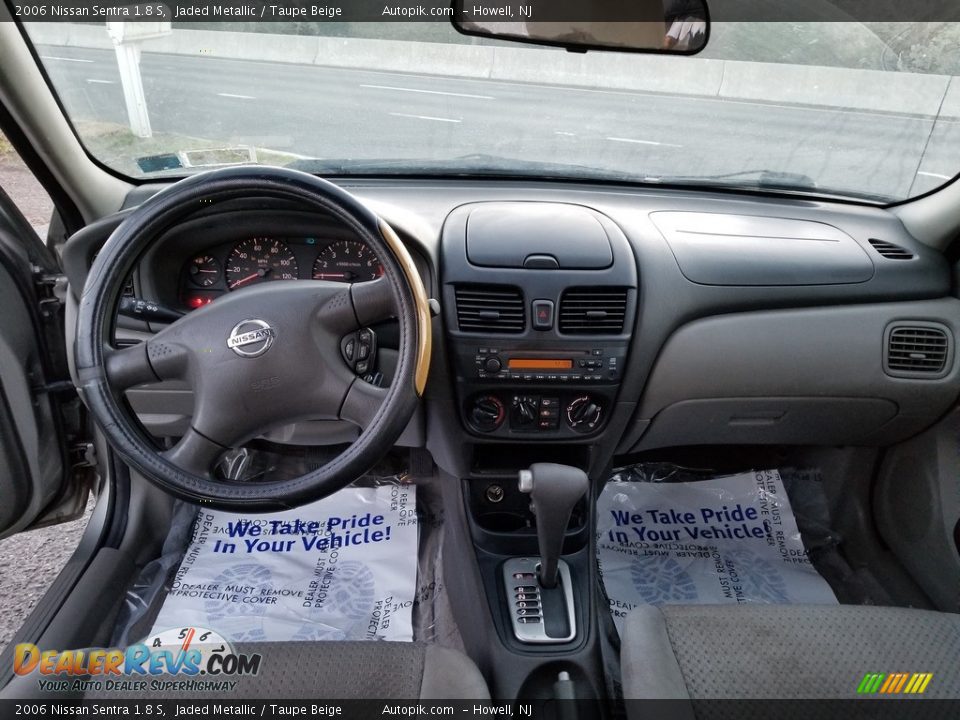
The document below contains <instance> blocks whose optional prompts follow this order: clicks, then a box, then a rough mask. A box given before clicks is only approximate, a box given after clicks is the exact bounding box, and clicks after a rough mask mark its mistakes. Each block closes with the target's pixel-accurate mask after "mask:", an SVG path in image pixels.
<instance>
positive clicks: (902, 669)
mask: <svg viewBox="0 0 960 720" xmlns="http://www.w3.org/2000/svg"><path fill="white" fill-rule="evenodd" d="M958 659H960V615H957V614H954V613H947V612H933V611H929V610H914V609H909V608H898V607H876V606H862V605H732V606H731V605H664V606H661V607H655V606H652V605H643V606H640V607H637V608H636V609H634V610H633V612H631V613H630V615H629V616H628V617H627V620H626V623H625V626H624V632H623V637H622V643H621V671H622V677H623V693H624V697H625V698H627V699H657V700H667V699H669V700H691V701H694V702H692V703H690V704H689V706H687V710H688V712H685V713H682V714H681V716H683V717H689V718H694V717H696V718H709V717H721V716H723V713H724V711H725V710H724V708H726V710H729V709H730V707H729V706H725V705H723V704H717V703H710V702H696V701H700V700H724V699H727V700H729V699H743V700H774V701H776V700H780V699H791V700H792V699H846V700H853V699H857V698H858V697H860V698H862V697H871V696H872V695H874V694H877V693H876V692H871V693H867V694H864V693H863V692H860V693H858V690H859V689H860V686H861V684H862V683H864V681H865V676H866V675H867V674H868V673H872V674H878V675H879V674H883V675H885V676H886V677H885V678H884V679H887V678H890V677H891V676H894V675H896V676H897V677H896V678H894V679H892V680H891V683H893V682H895V683H896V685H895V686H894V687H892V688H889V687H888V688H887V692H885V693H883V694H882V695H878V697H886V696H888V695H889V697H891V698H905V699H909V698H910V697H912V696H913V695H914V693H907V694H904V692H903V691H904V690H905V689H909V685H908V681H909V678H910V677H911V676H912V675H913V674H914V673H916V674H920V673H932V675H933V677H932V678H931V680H930V681H929V683H928V685H927V686H926V687H925V688H924V689H923V690H924V691H923V694H922V697H923V698H949V699H956V698H958V697H960V663H958ZM902 675H907V677H906V678H904V679H903V683H901V682H900V680H901V677H900V676H902ZM880 682H882V681H880ZM879 687H882V685H880V686H879ZM864 689H871V690H872V688H864ZM898 689H899V692H897V690H898ZM878 690H879V688H878ZM891 690H892V691H893V692H890V691H891ZM679 705H683V703H680V704H678V706H679ZM746 707H747V706H742V707H741V708H740V709H744V708H746ZM749 707H750V709H751V710H752V711H753V712H755V713H756V714H755V715H754V717H767V716H769V714H765V712H764V709H763V705H762V704H761V703H758V702H754V703H752V704H751V705H750V706H749ZM818 707H820V706H818ZM837 707H838V712H842V713H846V714H837V715H831V714H830V713H829V710H830V709H831V706H830V705H824V706H822V708H821V709H822V710H823V712H820V713H819V714H816V716H817V717H849V716H850V715H849V713H850V708H849V707H848V706H846V705H844V706H837ZM631 708H632V709H633V710H634V711H635V712H637V713H638V715H637V716H638V717H639V716H640V715H639V712H640V711H641V709H642V708H643V704H642V703H639V704H638V703H632V704H631V703H628V704H627V710H628V713H627V714H628V715H631V714H632V713H631V712H630V710H631ZM769 710H770V709H769V708H767V713H769ZM805 717H809V716H807V715H805ZM944 717H946V716H944Z"/></svg>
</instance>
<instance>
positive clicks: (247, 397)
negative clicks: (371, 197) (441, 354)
mask: <svg viewBox="0 0 960 720" xmlns="http://www.w3.org/2000/svg"><path fill="white" fill-rule="evenodd" d="M242 198H247V199H254V200H258V201H259V200H262V199H264V198H272V199H276V200H281V201H283V200H286V201H290V202H293V203H295V204H296V205H297V206H298V207H300V208H304V209H310V210H316V211H318V212H320V213H324V214H326V215H327V216H332V217H334V218H336V219H337V220H339V221H340V222H341V223H342V224H343V225H344V226H346V227H347V228H349V229H350V230H352V231H353V232H354V233H355V234H356V235H357V237H359V238H360V239H361V240H362V241H364V242H365V243H367V244H368V245H369V246H370V248H371V249H372V250H373V251H374V253H375V254H376V256H377V257H378V258H379V260H380V261H381V263H382V264H383V269H384V274H383V277H381V278H379V279H377V280H373V281H371V282H364V283H357V284H355V285H343V284H339V283H332V282H324V281H316V280H290V281H284V282H267V283H261V284H259V285H255V286H252V287H250V288H247V289H244V290H242V291H237V292H233V293H229V294H226V295H224V296H221V297H219V298H217V300H216V302H213V303H211V304H209V305H206V306H204V307H202V308H200V309H198V310H194V311H193V312H190V313H189V314H187V315H184V316H183V317H182V318H180V319H178V320H177V321H176V322H174V323H173V324H171V325H169V326H168V327H166V328H164V329H163V330H161V331H160V332H158V333H157V334H156V335H154V336H153V337H151V338H150V339H148V340H146V341H144V342H141V343H139V344H138V345H134V346H131V347H125V348H120V349H118V348H116V347H114V346H113V345H112V344H111V342H112V340H111V338H112V337H113V328H114V319H115V313H116V307H117V303H118V301H119V299H120V296H121V293H122V287H123V283H124V281H125V279H126V278H127V277H128V275H129V273H130V271H131V270H132V269H133V267H134V265H135V263H136V262H137V260H138V258H139V257H140V256H141V254H142V253H143V251H144V250H145V249H146V248H147V246H148V245H149V243H150V242H152V241H153V240H154V239H156V238H157V237H159V235H160V234H161V233H162V232H164V231H165V230H167V229H168V228H170V227H172V226H173V225H175V224H176V223H177V222H178V221H180V220H182V219H183V218H184V217H186V216H188V215H190V214H192V213H195V212H196V211H198V210H201V209H204V208H209V207H213V206H216V205H217V204H218V203H223V202H226V201H230V200H237V199H242ZM389 317H396V318H397V321H398V323H399V335H400V348H399V358H398V362H397V367H396V372H395V375H394V378H393V381H392V383H391V384H390V387H389V388H386V389H383V388H378V387H375V386H374V385H371V384H369V383H367V382H364V381H363V380H362V379H360V378H358V377H357V376H356V375H355V374H354V372H353V371H352V370H351V369H350V368H349V367H348V365H347V363H346V362H345V361H344V358H343V355H342V352H341V341H342V340H343V339H344V338H345V337H346V336H347V335H349V334H351V333H353V332H355V331H357V330H358V329H359V328H361V327H364V326H367V325H370V324H372V323H374V322H377V321H379V320H384V319H387V318H389ZM430 342H431V337H430V311H429V305H428V300H427V294H426V291H425V290H424V287H423V282H422V280H421V278H420V275H419V273H418V272H417V269H416V267H415V266H414V263H413V261H412V259H411V258H410V255H409V254H408V253H407V250H406V249H405V248H404V246H403V244H402V243H401V242H400V240H399V239H398V237H397V236H396V234H395V233H394V232H393V230H392V229H391V228H390V226H389V225H387V224H386V223H385V222H384V221H383V220H381V219H380V218H378V217H377V216H376V214H374V213H373V212H372V211H370V210H369V209H368V208H367V207H365V206H364V205H363V204H362V203H361V202H360V201H358V200H357V199H356V198H355V197H353V196H352V195H350V194H349V193H347V192H346V191H344V190H342V189H340V188H338V187H337V186H335V185H333V184H332V183H329V182H327V181H325V180H321V179H319V178H316V177H313V176H312V175H308V174H306V173H302V172H297V171H293V170H286V169H282V168H265V167H257V168H226V169H221V170H213V171H210V172H206V173H202V174H198V175H194V176H192V177H189V178H187V179H184V180H181V181H180V182H177V183H175V184H174V185H171V186H170V187H169V188H167V189H165V190H164V191H162V192H160V193H159V194H157V195H156V196H154V197H152V198H151V199H149V200H147V201H146V202H145V203H143V205H141V206H140V207H139V208H137V209H136V210H135V211H134V212H133V213H132V214H131V215H130V216H129V217H127V219H126V220H124V222H123V223H122V224H121V225H120V226H119V227H118V228H117V229H116V230H115V231H114V232H113V234H112V235H111V236H110V238H109V239H108V240H107V242H106V243H105V244H104V246H103V249H102V250H101V251H100V253H99V254H98V255H97V258H96V261H95V262H94V264H93V267H92V268H91V271H90V274H89V276H88V278H87V281H86V285H85V286H84V289H83V295H82V296H81V298H80V304H79V309H78V317H77V338H76V351H75V352H76V369H77V377H78V389H79V392H80V394H81V396H82V397H83V399H84V401H85V403H86V405H87V407H88V408H89V409H90V412H91V413H92V415H93V417H94V419H95V420H96V421H97V423H98V424H99V426H100V428H101V430H102V431H103V433H104V434H105V436H106V438H107V440H108V441H109V443H110V445H111V446H112V447H113V449H114V450H115V451H116V452H117V453H118V454H119V455H120V456H121V457H122V458H123V460H124V461H126V462H127V463H128V464H129V465H130V466H131V467H133V468H135V469H136V470H137V471H139V472H140V473H141V474H142V475H143V476H144V477H146V478H147V479H148V480H150V481H152V482H153V483H155V484H156V485H158V486H159V487H161V488H162V489H163V490H165V491H167V492H168V493H170V494H173V495H175V496H177V497H179V498H182V499H185V500H189V501H191V502H194V503H203V504H205V505H207V506H210V507H213V508H218V509H244V510H252V511H257V512H260V511H269V510H279V509H286V508H292V507H296V506H298V505H302V504H304V503H306V502H310V501H312V500H317V499H319V498H321V497H325V496H327V495H329V494H330V493H332V492H334V491H336V490H338V489H340V488H342V487H344V486H346V485H347V484H349V483H350V482H352V481H353V480H355V479H356V478H357V477H359V476H360V475H362V474H363V473H364V472H366V471H367V470H369V469H370V467H372V466H373V465H374V464H375V463H376V462H377V461H379V460H380V459H381V458H382V457H383V456H384V455H385V454H386V453H387V451H388V450H389V449H390V448H391V447H392V446H393V444H394V443H395V442H396V440H397V438H398V437H399V436H400V434H401V433H402V432H403V430H404V428H405V427H406V426H407V423H408V422H409V421H410V419H411V417H412V416H413V413H414V410H415V409H416V406H417V403H418V400H419V397H420V396H421V395H422V394H423V390H424V386H425V384H426V379H427V370H428V366H429V361H430ZM174 379H176V380H184V381H187V382H188V383H189V384H190V386H191V387H192V389H193V395H194V410H193V416H192V421H191V425H190V428H189V429H188V430H187V431H186V433H185V434H184V435H183V436H182V437H181V438H180V439H179V441H178V442H177V443H176V444H175V445H174V446H173V447H172V448H170V449H168V450H163V451H161V450H159V449H158V448H157V446H156V444H155V443H154V442H152V441H151V440H150V439H149V438H148V437H147V435H146V433H145V432H144V430H143V428H142V426H141V425H140V423H139V421H138V420H137V419H136V417H135V416H134V414H133V412H132V410H131V409H130V408H129V406H128V404H127V402H126V401H125V399H124V397H123V392H124V391H125V390H127V389H129V388H131V387H133V386H135V385H141V384H144V383H155V382H159V381H161V380H174ZM308 419H340V420H348V421H350V422H352V423H354V424H356V425H358V426H359V427H361V428H362V430H361V432H360V435H359V436H358V437H357V439H356V440H355V441H354V442H353V443H352V444H351V445H350V446H349V447H348V448H347V449H346V450H344V452H343V453H341V454H340V455H338V456H337V457H336V458H334V459H333V460H332V461H330V462H329V463H328V464H326V465H324V466H323V467H321V468H319V469H317V470H315V471H313V472H310V473H308V474H306V475H302V476H300V477H297V478H292V479H288V480H283V481H273V482H258V483H244V482H236V481H229V480H221V479H218V478H216V477H215V476H214V468H215V467H216V464H217V461H218V459H219V458H220V456H221V455H222V453H223V452H225V451H226V450H228V449H229V448H231V447H236V446H238V445H240V444H242V443H244V442H245V441H247V440H249V439H251V438H254V437H257V436H258V435H261V434H263V433H264V432H266V431H267V430H269V429H271V428H274V427H278V426H281V425H286V424H289V423H293V422H296V421H300V420H308Z"/></svg>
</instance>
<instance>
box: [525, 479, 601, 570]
mask: <svg viewBox="0 0 960 720" xmlns="http://www.w3.org/2000/svg"><path fill="white" fill-rule="evenodd" d="M588 487H589V481H588V480H587V474H586V473H585V472H583V470H581V469H580V468H575V467H571V466H570V465H558V464H556V463H534V464H533V465H531V466H530V467H529V468H528V469H527V470H521V471H520V492H522V493H528V494H529V495H530V501H531V504H532V505H533V512H534V514H536V516H537V542H538V544H539V545H540V570H539V578H538V579H539V581H540V585H541V586H542V587H545V588H554V587H556V586H557V566H558V563H559V560H560V554H561V553H562V552H563V538H564V535H565V534H566V532H567V525H568V524H569V522H570V514H571V513H572V512H573V508H574V506H575V505H576V504H577V502H578V501H579V500H580V498H582V497H583V496H584V495H585V494H586V492H587V488H588Z"/></svg>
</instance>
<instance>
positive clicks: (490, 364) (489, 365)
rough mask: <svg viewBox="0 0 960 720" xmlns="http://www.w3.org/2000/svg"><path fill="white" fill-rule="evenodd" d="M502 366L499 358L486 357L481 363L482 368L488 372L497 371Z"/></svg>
mask: <svg viewBox="0 0 960 720" xmlns="http://www.w3.org/2000/svg"><path fill="white" fill-rule="evenodd" d="M502 368H503V363H501V362H500V358H495V357H488V358H487V359H486V361H484V363H483V369H484V370H486V371H487V372H489V373H498V372H500V370H501V369H502Z"/></svg>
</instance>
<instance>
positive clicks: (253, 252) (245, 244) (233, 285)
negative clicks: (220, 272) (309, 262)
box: [227, 238, 300, 290]
mask: <svg viewBox="0 0 960 720" xmlns="http://www.w3.org/2000/svg"><path fill="white" fill-rule="evenodd" d="M298 277H300V272H299V269H298V268H297V259H296V258H295V257H294V255H293V251H292V250H291V249H290V246H289V245H287V244H286V243H285V242H283V240H275V239H272V238H250V239H249V240H243V241H241V242H239V243H237V244H236V245H235V246H234V248H233V250H231V251H230V256H229V257H228V258H227V289H228V290H237V289H238V288H241V287H246V286H247V285H252V284H254V283H258V282H264V281H267V280H296V279H297V278H298Z"/></svg>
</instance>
